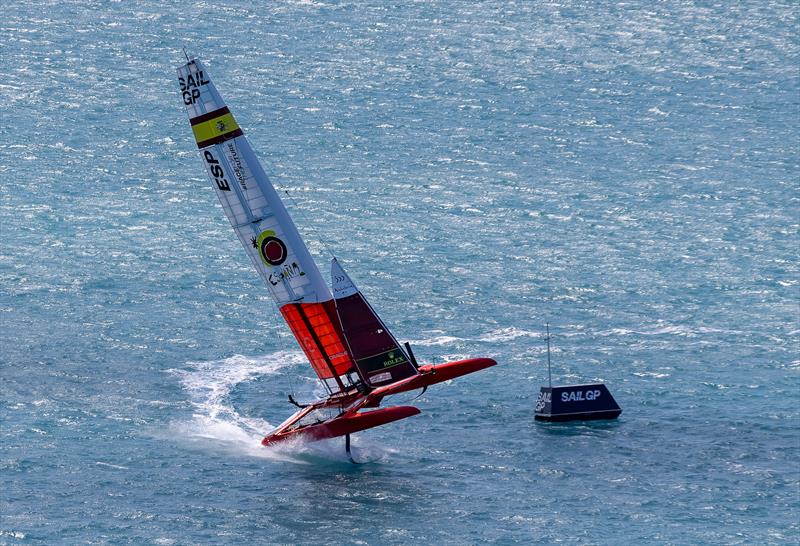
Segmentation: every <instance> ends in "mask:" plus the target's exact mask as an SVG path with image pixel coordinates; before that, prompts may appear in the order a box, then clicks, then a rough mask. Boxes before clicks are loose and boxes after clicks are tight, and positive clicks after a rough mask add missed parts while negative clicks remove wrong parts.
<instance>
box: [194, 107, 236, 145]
mask: <svg viewBox="0 0 800 546" xmlns="http://www.w3.org/2000/svg"><path fill="white" fill-rule="evenodd" d="M238 128H239V125H238V124H237V123H236V120H235V119H233V114H231V113H230V112H228V113H227V114H222V115H221V116H219V117H216V118H213V119H210V120H208V121H204V122H202V123H198V124H197V125H193V126H192V131H193V132H194V138H195V140H196V141H197V143H198V144H200V143H201V142H205V141H207V140H211V139H213V138H217V137H219V136H225V135H227V134H228V133H232V132H233V131H235V130H237V129H238Z"/></svg>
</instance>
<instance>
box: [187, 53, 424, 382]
mask: <svg viewBox="0 0 800 546" xmlns="http://www.w3.org/2000/svg"><path fill="white" fill-rule="evenodd" d="M178 83H179V84H180V89H181V97H182V99H183V103H184V104H185V105H186V109H187V112H188V114H189V121H190V123H191V126H192V132H193V133H194V137H195V140H196V141H197V147H198V149H199V150H200V156H201V158H202V160H203V164H204V165H205V168H206V172H207V173H208V176H209V178H210V180H211V182H212V186H213V188H214V190H215V192H216V194H217V197H218V198H219V201H220V203H222V208H223V209H224V210H225V215H226V216H227V217H228V220H230V222H231V225H232V226H233V229H234V231H235V232H236V235H237V236H238V237H239V240H240V241H241V243H242V245H243V246H244V248H245V250H246V251H247V254H248V255H249V256H250V260H251V261H252V262H253V265H254V266H255V268H256V270H257V271H258V273H259V274H260V275H261V277H262V278H263V279H264V282H265V283H266V285H267V289H268V290H269V292H270V294H271V295H272V298H273V299H274V300H275V303H276V304H277V306H278V308H279V310H280V312H281V314H282V315H283V317H284V319H285V320H286V322H287V323H288V325H289V327H290V328H291V330H292V333H293V334H294V336H295V338H296V339H297V341H298V342H299V344H300V346H301V347H302V349H303V351H304V352H305V354H306V356H307V357H308V360H309V361H310V362H311V365H312V367H313V368H314V371H315V372H316V374H317V376H318V377H319V378H320V379H321V380H322V382H323V383H324V384H325V385H326V387H327V388H328V390H329V392H330V393H331V394H335V393H339V392H343V391H348V390H350V389H352V388H356V387H362V386H365V385H366V386H369V387H373V386H376V385H379V384H385V383H390V382H393V381H397V380H399V379H403V378H405V377H409V376H410V375H415V374H417V373H418V372H417V370H416V368H415V367H414V366H413V365H412V364H411V363H410V362H409V361H408V358H407V356H406V354H405V352H403V350H402V349H400V347H399V345H398V344H397V342H396V340H395V339H394V337H393V336H392V335H391V334H390V333H389V332H388V330H387V329H386V327H385V325H384V324H383V323H382V322H381V320H380V318H378V317H377V315H376V314H375V313H374V311H373V310H372V308H371V307H370V306H369V304H368V303H367V301H366V299H364V298H363V296H362V295H361V293H360V292H358V290H357V289H356V288H355V285H354V284H353V283H352V281H350V279H349V277H347V274H346V273H344V271H343V270H342V269H341V267H340V266H339V265H338V263H337V262H335V261H334V264H333V268H334V270H333V275H334V277H337V275H338V276H339V277H342V278H343V279H345V278H346V282H348V283H349V284H350V285H351V286H352V289H351V290H348V291H345V292H341V293H340V294H339V295H337V297H336V299H334V297H333V295H332V294H331V291H330V289H329V288H328V285H327V283H326V282H325V281H324V279H323V277H322V275H321V273H320V271H319V269H318V268H317V266H316V264H315V263H314V260H313V258H312V257H311V254H310V253H309V251H308V248H307V247H306V245H305V244H304V243H303V241H302V239H301V237H300V234H299V233H298V231H297V228H296V227H295V225H294V222H293V221H292V219H291V217H290V216H289V213H288V212H287V210H286V208H285V206H284V205H283V203H282V202H281V200H280V198H279V197H278V193H277V192H276V191H275V188H274V187H273V186H272V184H271V183H270V181H269V178H268V177H267V175H266V173H265V172H264V169H263V168H262V167H261V164H260V163H259V161H258V159H257V158H256V156H255V154H254V153H253V150H252V148H251V147H250V144H249V143H248V141H247V139H246V138H245V136H244V132H243V131H242V129H241V127H239V124H238V123H237V122H236V119H235V118H234V117H233V114H232V113H231V112H230V110H229V109H228V107H227V106H226V105H225V102H224V101H223V100H222V97H221V96H220V94H219V93H218V92H217V89H216V87H214V84H213V83H212V82H211V78H210V76H209V74H208V71H207V70H206V69H205V68H204V67H203V65H202V64H201V63H200V61H198V60H196V59H195V60H190V61H189V62H187V63H186V64H185V65H183V66H181V67H180V68H178ZM339 284H341V283H339ZM335 286H336V283H335ZM337 307H338V308H339V312H338V313H337ZM340 317H341V318H340ZM379 330H380V332H379ZM348 338H349V339H348ZM348 341H349V343H348ZM351 351H352V352H351ZM371 351H372V353H370V352H371ZM367 353H370V354H367Z"/></svg>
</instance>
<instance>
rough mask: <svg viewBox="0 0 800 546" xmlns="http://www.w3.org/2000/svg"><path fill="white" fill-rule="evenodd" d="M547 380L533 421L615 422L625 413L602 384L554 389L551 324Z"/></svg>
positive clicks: (540, 394)
mask: <svg viewBox="0 0 800 546" xmlns="http://www.w3.org/2000/svg"><path fill="white" fill-rule="evenodd" d="M546 328H547V336H546V337H545V340H546V341H547V381H548V386H547V387H542V388H541V389H540V390H539V398H537V399H536V408H535V409H534V419H536V420H537V421H579V420H584V421H585V420H590V419H616V418H617V417H619V414H620V413H622V408H620V407H619V404H617V401H616V400H614V397H613V396H611V392H610V391H609V390H608V388H607V387H606V386H605V385H604V384H603V383H590V384H587V385H562V386H559V387H554V386H553V376H552V374H551V371H550V324H549V323H548V324H547V325H546Z"/></svg>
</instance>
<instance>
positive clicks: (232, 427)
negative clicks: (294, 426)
mask: <svg viewBox="0 0 800 546" xmlns="http://www.w3.org/2000/svg"><path fill="white" fill-rule="evenodd" d="M304 361H305V360H304V357H303V355H302V353H300V352H299V351H298V352H290V351H278V352H275V353H271V354H268V355H264V356H259V357H247V356H243V355H234V356H231V357H229V358H224V359H222V360H214V361H210V362H189V363H188V364H187V366H188V367H187V368H185V369H172V370H168V372H169V373H171V374H172V375H175V376H176V377H178V379H179V380H180V383H181V386H182V387H183V389H184V391H185V392H186V394H187V395H188V396H189V401H190V403H191V404H192V406H193V409H194V413H193V415H192V418H191V419H190V420H189V421H181V422H174V423H172V424H171V425H170V429H169V434H170V436H171V437H178V438H182V439H184V441H186V442H188V443H189V444H191V445H193V446H195V447H198V448H201V449H206V450H208V449H211V450H214V451H221V452H225V453H232V454H239V455H246V456H252V457H259V458H266V459H289V458H290V457H288V456H287V454H284V453H282V452H277V451H275V450H268V449H265V448H263V447H262V446H261V439H262V438H263V437H264V434H265V433H266V432H269V431H270V430H272V429H273V428H275V427H274V425H271V424H270V423H269V422H267V421H265V420H264V419H259V418H255V417H248V416H245V415H241V414H240V413H238V412H237V411H236V408H234V406H233V404H232V402H231V400H230V394H231V392H232V391H233V390H234V389H235V388H236V386H237V385H240V384H241V383H245V382H248V381H252V380H254V379H256V378H259V377H262V376H265V375H275V374H277V373H279V372H280V370H281V369H283V368H286V367H288V366H293V365H296V364H299V363H301V362H304Z"/></svg>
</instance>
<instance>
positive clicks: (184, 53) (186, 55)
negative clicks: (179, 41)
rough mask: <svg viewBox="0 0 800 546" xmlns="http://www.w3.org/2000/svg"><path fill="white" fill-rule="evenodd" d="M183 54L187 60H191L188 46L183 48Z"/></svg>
mask: <svg viewBox="0 0 800 546" xmlns="http://www.w3.org/2000/svg"><path fill="white" fill-rule="evenodd" d="M183 56H184V57H186V62H187V63H188V62H189V55H188V54H187V53H186V47H185V46H184V48H183Z"/></svg>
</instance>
